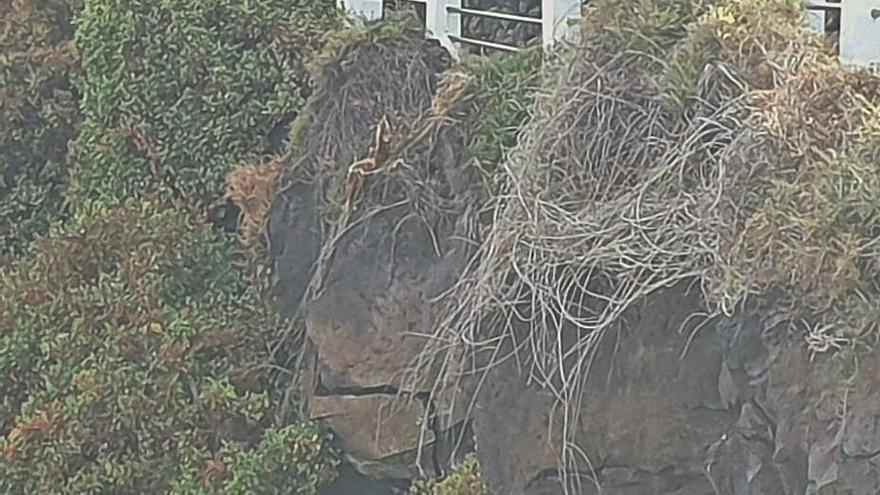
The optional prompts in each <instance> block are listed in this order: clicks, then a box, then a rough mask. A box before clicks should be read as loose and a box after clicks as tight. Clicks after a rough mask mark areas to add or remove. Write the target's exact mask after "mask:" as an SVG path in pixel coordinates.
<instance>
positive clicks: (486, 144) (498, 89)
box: [464, 49, 541, 166]
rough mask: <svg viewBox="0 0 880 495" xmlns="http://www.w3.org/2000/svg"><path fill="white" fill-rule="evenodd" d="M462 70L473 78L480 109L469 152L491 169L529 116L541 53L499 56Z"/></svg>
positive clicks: (468, 64) (498, 161)
mask: <svg viewBox="0 0 880 495" xmlns="http://www.w3.org/2000/svg"><path fill="white" fill-rule="evenodd" d="M464 69H465V71H467V72H468V73H469V74H470V75H472V77H473V78H474V84H475V93H476V95H475V96H476V99H477V105H478V106H479V111H478V112H476V113H477V115H476V116H475V118H477V119H478V122H477V126H476V127H477V132H476V135H475V137H474V141H473V142H472V143H471V144H470V146H469V149H468V151H469V153H470V154H471V155H472V156H473V157H474V158H476V159H477V160H479V162H480V163H482V164H484V165H490V166H494V165H497V164H499V163H501V162H502V161H503V159H504V153H505V151H506V150H508V149H510V148H512V147H513V146H514V145H515V144H516V138H517V132H518V130H519V128H520V126H521V125H522V124H523V123H524V122H525V120H526V118H527V117H528V110H529V107H530V106H531V104H532V101H533V99H534V90H535V89H536V86H537V83H538V81H539V79H538V75H539V72H540V69H541V52H540V51H537V50H534V49H531V50H525V51H523V52H519V53H514V54H498V55H495V56H492V57H489V58H488V59H482V60H480V59H476V60H474V61H468V62H466V63H465V64H464Z"/></svg>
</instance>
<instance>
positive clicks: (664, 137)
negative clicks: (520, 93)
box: [415, 0, 880, 492]
mask: <svg viewBox="0 0 880 495" xmlns="http://www.w3.org/2000/svg"><path fill="white" fill-rule="evenodd" d="M709 3H711V4H712V5H711V6H710V7H694V5H695V4H697V2H690V1H683V0H653V1H648V2H639V3H638V4H637V5H635V6H633V9H634V10H637V11H639V12H633V11H632V10H633V9H621V8H620V5H619V4H618V3H617V2H614V1H612V0H596V1H594V2H593V3H592V4H591V8H590V11H589V12H588V13H587V14H586V16H585V17H586V18H587V19H588V21H587V22H588V25H587V26H586V27H585V30H584V34H583V36H582V41H581V42H579V44H578V45H577V46H574V47H571V48H570V49H568V50H566V51H565V52H564V53H562V54H561V55H560V57H559V58H558V59H557V60H554V61H550V62H548V63H547V65H548V67H547V68H546V74H545V76H544V84H543V86H542V88H541V89H540V91H539V94H538V97H537V103H536V105H535V106H534V108H533V110H532V116H531V121H530V122H529V123H528V124H527V125H526V126H525V128H524V129H523V130H522V132H521V134H520V140H519V144H518V146H517V147H516V148H515V149H514V150H513V151H512V152H511V153H510V154H509V155H508V156H507V158H506V160H505V162H504V170H503V173H502V174H500V175H501V177H500V178H499V181H500V182H499V184H498V187H497V188H496V189H495V190H496V194H495V195H494V197H493V198H492V200H491V201H490V203H489V205H488V207H487V215H491V218H492V222H491V226H490V227H489V229H488V231H487V232H486V233H485V235H484V237H483V239H482V243H481V246H480V250H479V254H478V256H477V258H476V259H475V260H474V263H473V265H472V268H471V269H470V270H469V272H468V273H467V274H466V275H465V276H464V277H463V278H462V279H461V280H460V281H459V283H458V285H457V286H456V287H454V288H453V289H452V290H451V291H450V292H449V293H448V294H445V295H444V296H443V298H441V299H438V301H440V302H441V303H442V304H443V306H444V307H445V308H446V309H445V317H444V318H443V319H442V320H441V321H440V322H439V323H438V324H437V326H436V328H435V332H434V334H433V335H432V336H431V339H430V342H429V344H428V345H427V347H426V349H425V352H424V354H423V356H422V357H421V359H420V360H419V362H418V363H417V365H416V367H417V369H419V370H422V371H423V373H416V374H415V376H430V375H434V376H436V375H435V374H433V373H427V370H436V369H439V370H441V372H440V378H439V379H438V380H437V382H436V383H435V385H434V389H435V391H439V390H443V389H447V388H452V387H455V386H456V385H457V384H459V383H460V381H461V380H462V379H463V378H465V377H467V376H468V375H477V377H478V379H479V377H480V376H482V375H483V374H484V373H485V372H486V371H487V370H489V369H491V368H492V367H493V366H496V365H497V364H499V363H500V362H502V361H504V360H507V359H515V360H517V362H518V363H519V364H520V367H521V369H523V370H524V372H525V375H526V376H527V377H528V379H529V380H530V381H532V382H533V383H536V384H539V385H540V386H542V387H543V388H544V389H545V390H546V391H548V392H549V393H551V394H552V395H553V396H554V397H555V399H556V403H557V405H558V407H559V415H558V416H559V417H560V418H561V425H558V426H559V427H560V430H561V436H562V439H563V445H562V446H561V459H562V464H561V465H560V473H561V475H562V476H563V478H565V482H566V486H567V488H568V489H569V490H572V491H575V492H576V486H575V485H576V481H575V480H574V479H573V478H574V477H567V473H577V472H581V473H583V472H589V469H588V467H589V465H590V464H589V462H590V460H589V459H588V458H587V457H588V456H587V454H586V453H585V452H584V451H583V450H582V449H581V447H579V446H578V445H576V444H575V442H574V439H575V433H576V425H577V424H578V423H579V421H580V419H581V418H580V417H579V414H580V411H581V407H580V404H581V400H582V398H583V397H584V393H585V390H584V383H585V378H586V376H587V375H588V373H589V369H590V364H591V360H592V359H593V358H594V353H595V351H596V349H598V348H599V347H598V345H597V344H598V343H599V342H600V340H601V339H602V338H603V336H605V335H606V334H607V333H608V332H609V331H610V330H612V329H615V328H616V327H617V326H618V325H620V324H621V321H622V317H623V316H624V315H625V314H627V312H628V311H629V310H630V309H631V308H633V307H634V305H635V304H636V303H637V302H639V301H642V300H644V299H645V298H646V297H648V296H650V295H651V294H652V293H653V292H655V291H657V290H658V289H661V288H665V287H670V286H673V285H677V284H681V283H685V284H697V285H698V286H699V287H701V288H702V292H703V295H704V299H705V306H706V316H707V317H709V316H712V315H718V314H730V313H732V312H734V311H735V310H736V308H737V307H738V305H740V304H742V302H743V301H744V300H745V299H746V297H762V296H768V295H770V294H773V293H775V292H779V293H781V294H783V295H782V296H781V298H782V299H783V300H785V301H786V302H787V306H786V308H785V311H787V313H786V317H787V319H788V321H792V322H793V321H800V320H799V319H800V318H805V319H806V321H809V322H811V323H810V325H813V328H819V327H820V326H822V325H838V327H840V326H845V325H855V326H859V325H861V331H864V330H865V329H866V328H868V327H870V328H874V327H875V326H876V324H877V321H878V318H877V317H876V314H874V315H873V316H870V315H871V314H872V313H871V312H870V311H868V310H864V311H863V312H862V313H860V315H862V316H859V318H861V320H859V321H856V322H853V321H851V320H852V315H851V314H850V313H848V312H846V311H843V310H839V311H829V310H828V308H831V307H838V306H839V307H841V308H843V307H846V304H848V303H845V301H850V302H852V301H854V300H855V301H858V300H860V298H859V297H858V295H859V294H866V293H871V294H874V295H875V296H876V295H877V293H878V292H880V290H878V287H877V286H876V284H875V281H874V277H873V275H871V274H872V273H873V272H872V270H873V269H874V268H873V267H874V266H876V265H873V264H872V263H877V262H878V259H880V258H878V256H877V254H876V253H877V251H878V249H877V246H876V245H877V242H876V236H877V232H878V226H880V222H878V219H880V211H878V210H880V209H878V205H880V196H878V194H880V172H878V171H877V167H876V162H871V161H869V160H870V159H874V160H876V158H877V154H876V153H877V151H876V150H877V149H878V146H877V145H876V143H877V141H878V139H877V137H876V135H875V136H874V137H873V138H868V137H866V131H865V129H870V128H871V127H870V126H869V123H870V122H871V118H872V116H873V118H876V117H877V115H880V114H878V112H877V103H878V101H880V98H878V96H880V91H878V86H877V82H878V80H877V79H876V78H874V77H873V76H869V75H866V74H857V75H844V74H843V73H841V72H840V70H839V68H837V67H836V65H835V63H834V61H833V58H832V57H831V56H830V54H829V50H828V49H827V47H826V46H825V45H824V44H823V43H822V42H821V41H820V40H818V39H816V38H813V37H811V36H810V35H807V34H806V33H804V32H802V31H801V28H800V19H801V15H802V10H801V9H802V7H801V6H800V5H799V3H798V2H797V1H795V0H746V1H732V0H731V1H727V0H718V1H715V2H709ZM642 10H644V12H642ZM756 12H762V13H766V15H763V14H762V15H755V13H756ZM830 67H834V69H833V70H830V69H828V68H830ZM829 88H830V89H831V90H833V91H832V94H833V95H834V96H833V98H832V99H826V97H825V96H823V94H824V93H823V91H824V90H828V89H829ZM875 122H876V121H875ZM866 126H867V127H866ZM872 143H873V144H872ZM817 149H818V150H825V151H826V153H824V154H823V153H819V154H818V155H821V157H819V156H817V154H816V153H815V152H814V151H813V150H817ZM833 150H842V152H844V153H846V154H847V155H848V156H849V158H848V159H847V160H846V161H844V162H843V163H855V165H851V166H838V165H840V164H841V162H839V159H838V158H837V157H836V155H837V154H840V152H839V151H834V153H831V152H832V151H833ZM829 156H830V157H831V158H830V160H829ZM823 157H824V158H823ZM872 163H873V165H872ZM835 164H837V165H835ZM835 181H836V182H835ZM832 184H838V186H839V187H838V188H837V189H835V187H834V186H832ZM841 195H843V196H845V198H843V199H844V200H846V201H847V202H848V205H847V206H846V208H850V211H857V212H858V213H857V214H854V215H849V214H847V213H844V211H843V210H842V209H840V208H837V209H834V210H833V211H829V210H828V208H831V207H832V206H833V204H834V200H835V199H840V196H841ZM853 208H854V209H853ZM848 215H849V216H848ZM771 218H772V219H773V220H770V219H771ZM829 232H830V233H833V234H834V235H833V236H831V237H829V235H828V233H829ZM832 237H833V238H834V239H835V240H834V241H833V242H834V243H837V245H835V246H832V247H826V246H824V245H823V244H822V242H823V241H822V239H830V238H832ZM828 242H832V241H828ZM802 249H810V250H811V251H808V252H813V253H816V254H815V258H813V259H812V261H811V262H809V266H804V263H807V262H806V261H803V260H802V259H800V258H799V255H798V253H799V252H802V251H801V250H802ZM823 250H824V251H823ZM768 263H769V264H770V265H773V266H771V267H768V266H767V264H768ZM829 274H830V275H832V277H831V279H830V280H833V281H834V283H837V282H839V281H841V280H845V281H846V282H847V283H845V284H843V285H842V287H843V289H842V290H841V289H838V288H835V287H833V286H832V285H829V284H822V283H820V281H821V279H822V277H828V276H829ZM813 298H818V299H819V300H822V301H826V302H827V301H828V300H831V301H832V302H831V303H826V304H823V305H816V304H812V303H807V302H806V301H812V300H813ZM861 299H865V298H864V297H862V298H861ZM874 299H876V297H874ZM834 305H838V306H834ZM872 318H873V320H872ZM841 321H844V323H840V322H841ZM811 333H815V332H811ZM826 333H827V332H826ZM831 333H832V334H833V332H831ZM814 337H815V335H814ZM817 338H818V337H817ZM814 350H821V349H820V348H814Z"/></svg>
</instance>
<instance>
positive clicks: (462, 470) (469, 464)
mask: <svg viewBox="0 0 880 495" xmlns="http://www.w3.org/2000/svg"><path fill="white" fill-rule="evenodd" d="M410 493H411V495H488V494H489V487H488V486H487V485H486V482H485V481H483V478H482V476H481V475H480V463H479V461H478V460H477V456H476V455H474V454H469V455H467V456H465V458H464V461H462V463H461V464H459V465H458V466H457V467H456V468H455V470H454V471H452V472H451V473H449V475H448V476H446V478H443V479H442V480H439V481H438V480H429V481H421V482H416V483H414V484H413V487H412V489H411V490H410Z"/></svg>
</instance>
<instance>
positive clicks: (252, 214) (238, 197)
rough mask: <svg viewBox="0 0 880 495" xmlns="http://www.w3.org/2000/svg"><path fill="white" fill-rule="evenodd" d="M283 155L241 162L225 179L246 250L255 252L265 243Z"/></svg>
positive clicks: (261, 248) (260, 250)
mask: <svg viewBox="0 0 880 495" xmlns="http://www.w3.org/2000/svg"><path fill="white" fill-rule="evenodd" d="M281 167H282V159H281V158H279V157H274V158H272V159H270V160H268V161H266V162H263V163H252V164H245V165H241V166H239V167H238V168H236V169H235V170H233V171H232V172H231V173H230V174H229V177H228V178H227V180H226V196H225V198H226V199H228V200H230V201H232V202H233V203H234V204H235V205H236V206H238V208H239V210H240V212H241V213H240V218H239V232H240V235H241V243H242V246H243V247H244V249H245V251H246V252H247V253H249V254H250V255H252V256H258V255H259V253H260V252H262V250H263V249H264V248H265V246H266V238H265V236H266V224H267V222H268V218H269V210H270V209H271V207H272V201H274V200H275V194H276V192H277V190H278V179H279V177H280V176H281Z"/></svg>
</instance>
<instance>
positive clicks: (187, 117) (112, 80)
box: [71, 0, 337, 209]
mask: <svg viewBox="0 0 880 495" xmlns="http://www.w3.org/2000/svg"><path fill="white" fill-rule="evenodd" d="M336 22H337V15H336V8H335V4H334V2H333V1H331V0H254V1H250V2H241V1H233V0H199V1H190V0H168V1H161V2H156V1H148V0H139V1H124V2H123V1H119V0H86V1H85V9H84V11H83V14H82V16H81V19H80V21H79V24H78V28H77V32H76V43H77V46H78V48H79V50H80V52H81V53H83V54H84V57H83V62H82V63H83V71H84V77H83V79H82V84H81V87H82V91H83V95H84V111H85V115H86V123H85V125H84V128H83V132H82V133H81V135H80V136H79V138H78V139H77V141H76V143H75V146H74V150H75V154H74V156H75V165H76V170H75V174H74V175H73V176H72V179H71V186H72V195H73V196H74V197H75V198H76V199H77V200H78V201H79V202H88V201H95V200H96V201H98V202H101V203H104V204H115V203H119V202H121V201H124V200H126V199H128V198H139V197H144V196H145V195H149V194H160V195H162V196H163V197H168V198H174V199H176V200H180V201H183V202H185V203H186V204H187V205H189V206H190V207H191V208H199V209H200V208H205V207H207V206H210V205H212V204H215V203H216V202H217V201H218V200H219V199H220V198H221V196H222V193H223V189H224V188H223V185H224V180H225V178H226V175H227V173H228V172H229V171H230V170H231V168H232V167H233V166H234V165H236V164H238V163H241V162H244V161H247V160H252V159H254V158H257V157H258V156H261V155H263V154H266V153H269V152H272V151H275V149H273V148H278V147H279V146H280V143H273V142H272V141H273V139H275V138H277V136H278V135H283V133H281V130H282V128H283V125H284V124H285V123H286V122H287V121H289V119H291V118H292V117H293V116H294V115H295V114H296V112H297V111H298V109H299V108H300V106H301V105H302V104H303V102H304V99H305V96H306V95H307V93H308V78H307V74H306V70H305V60H306V58H307V56H308V54H309V53H310V52H311V50H312V49H313V48H315V47H316V46H317V44H318V43H319V40H320V38H321V35H322V34H323V33H324V32H325V31H327V30H330V29H332V28H333V27H334V26H335V23H336ZM278 139H280V138H278Z"/></svg>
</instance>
